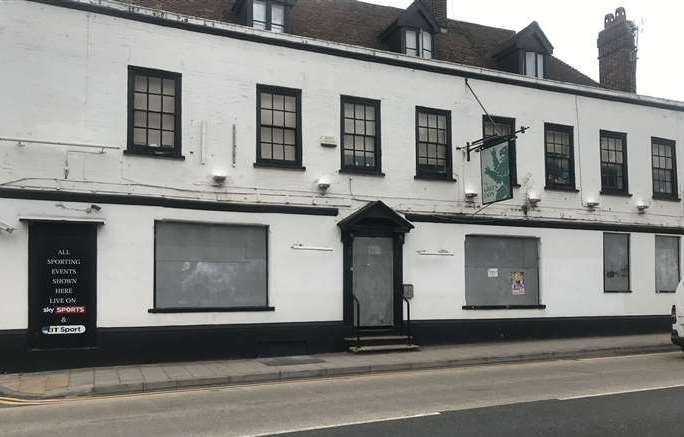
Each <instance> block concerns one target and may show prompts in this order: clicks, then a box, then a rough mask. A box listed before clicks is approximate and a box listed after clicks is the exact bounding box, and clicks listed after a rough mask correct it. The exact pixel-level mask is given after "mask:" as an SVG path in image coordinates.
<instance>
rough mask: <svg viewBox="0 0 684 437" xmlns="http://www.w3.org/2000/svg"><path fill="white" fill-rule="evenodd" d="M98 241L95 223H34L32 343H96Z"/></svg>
mask: <svg viewBox="0 0 684 437" xmlns="http://www.w3.org/2000/svg"><path fill="white" fill-rule="evenodd" d="M96 244H97V243H96V225H94V224H68V223H31V226H30V228H29V323H30V326H31V346H32V347H33V348H36V349H56V348H60V349H61V348H85V347H92V346H94V345H95V334H96V332H95V331H96V307H95V302H96V259H95V257H96Z"/></svg>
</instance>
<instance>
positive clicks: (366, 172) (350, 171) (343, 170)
mask: <svg viewBox="0 0 684 437" xmlns="http://www.w3.org/2000/svg"><path fill="white" fill-rule="evenodd" d="M338 173H340V174H358V175H362V176H377V177H385V173H383V172H381V171H378V170H365V169H361V168H341V169H340V170H339V171H338Z"/></svg>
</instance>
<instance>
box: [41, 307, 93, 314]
mask: <svg viewBox="0 0 684 437" xmlns="http://www.w3.org/2000/svg"><path fill="white" fill-rule="evenodd" d="M43 313H44V314H85V313H86V307H84V306H66V307H64V306H63V307H56V308H52V307H45V308H43Z"/></svg>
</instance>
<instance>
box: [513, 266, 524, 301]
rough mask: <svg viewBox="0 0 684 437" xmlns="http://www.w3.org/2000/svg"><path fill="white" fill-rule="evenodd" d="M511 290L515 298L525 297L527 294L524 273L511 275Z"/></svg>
mask: <svg viewBox="0 0 684 437" xmlns="http://www.w3.org/2000/svg"><path fill="white" fill-rule="evenodd" d="M511 289H512V291H513V296H525V295H526V294H527V292H526V291H525V273H524V272H513V274H512V275H511Z"/></svg>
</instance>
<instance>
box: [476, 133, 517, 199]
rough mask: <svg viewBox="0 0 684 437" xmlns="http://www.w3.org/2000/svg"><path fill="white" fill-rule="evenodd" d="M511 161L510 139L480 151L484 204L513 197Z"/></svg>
mask: <svg viewBox="0 0 684 437" xmlns="http://www.w3.org/2000/svg"><path fill="white" fill-rule="evenodd" d="M509 163H510V144H509V142H508V141H505V142H503V143H499V144H495V145H492V146H489V147H487V148H484V149H482V150H481V151H480V179H481V181H482V204H483V205H488V204H490V203H495V202H501V201H504V200H509V199H512V198H513V184H512V181H511V172H510V164H509Z"/></svg>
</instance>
